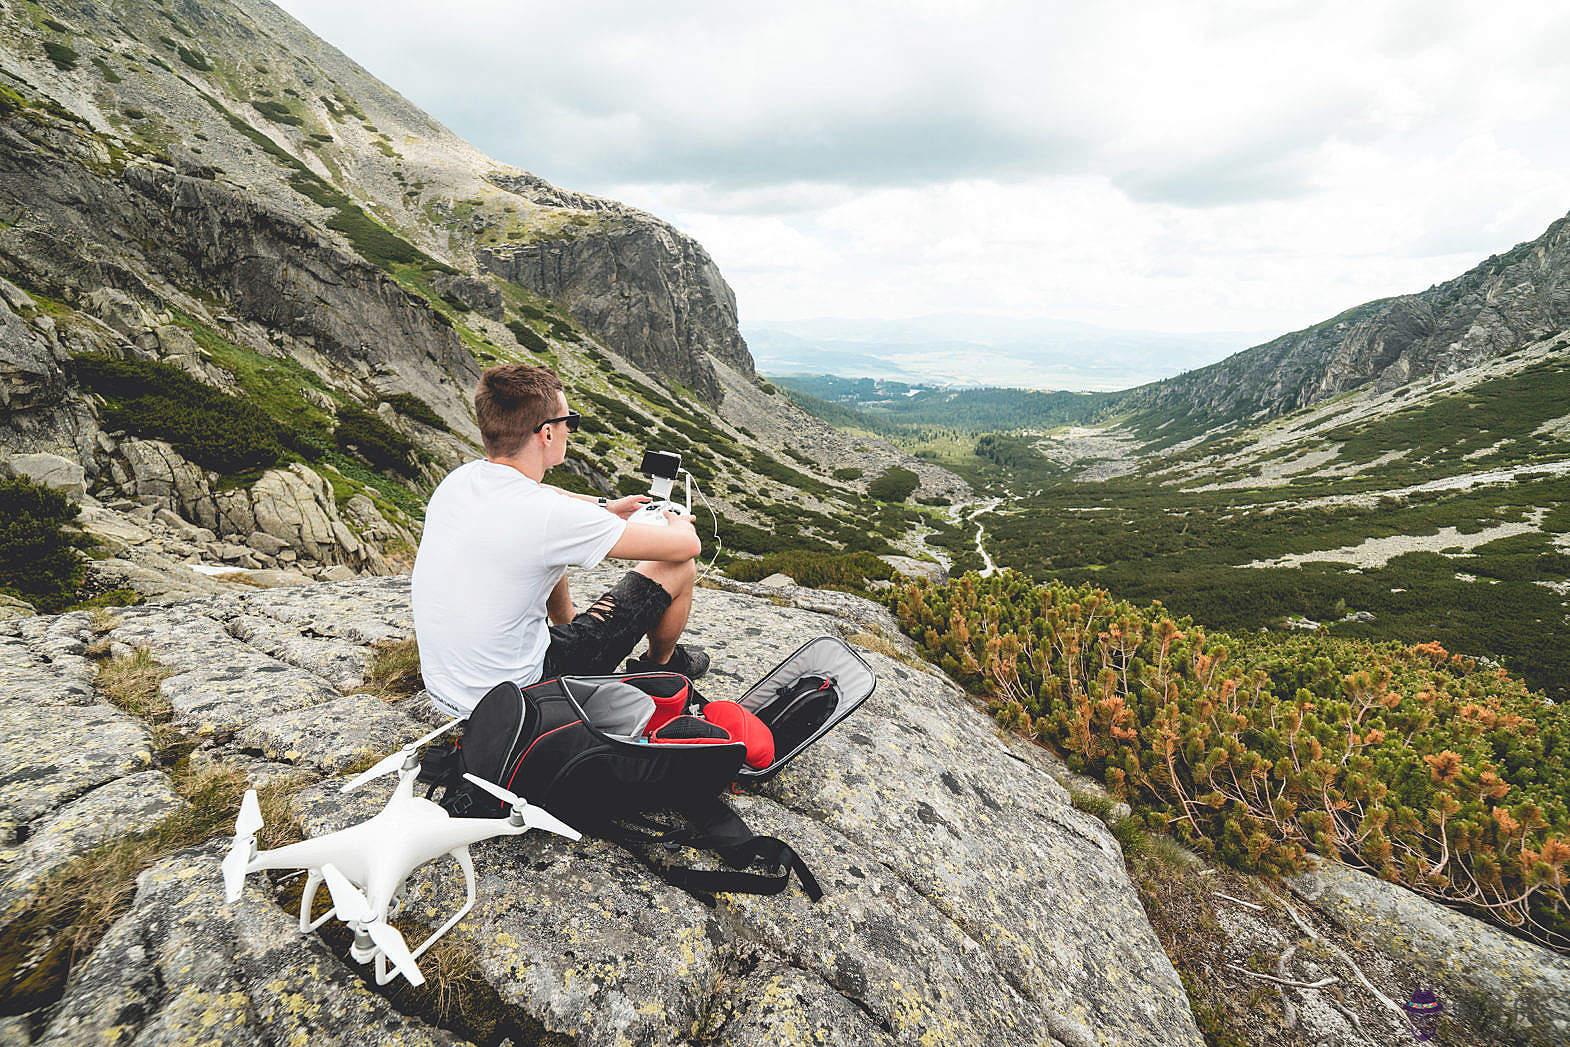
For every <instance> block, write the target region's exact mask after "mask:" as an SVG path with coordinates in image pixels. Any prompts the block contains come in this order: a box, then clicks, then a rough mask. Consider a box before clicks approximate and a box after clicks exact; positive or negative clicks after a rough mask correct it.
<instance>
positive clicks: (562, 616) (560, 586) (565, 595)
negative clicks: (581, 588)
mask: <svg viewBox="0 0 1570 1047" xmlns="http://www.w3.org/2000/svg"><path fill="white" fill-rule="evenodd" d="M575 614H576V612H575V611H574V610H573V606H572V589H571V588H569V587H568V585H567V576H566V575H565V574H564V575H562V576H561V578H560V579H558V580H557V582H556V588H554V589H552V590H551V595H550V596H547V597H546V598H545V617H546V618H547V619H548V620H549V621H550V623H551V624H552V625H566V624H567V623H568V622H570V621H572V619H573V617H574V615H575Z"/></svg>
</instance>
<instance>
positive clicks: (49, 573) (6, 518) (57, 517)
mask: <svg viewBox="0 0 1570 1047" xmlns="http://www.w3.org/2000/svg"><path fill="white" fill-rule="evenodd" d="M78 511H79V510H78V509H77V507H76V506H75V505H73V504H72V502H71V500H70V499H69V498H67V497H66V496H65V495H63V494H61V493H60V492H59V491H55V490H52V489H50V488H48V487H44V486H42V485H40V484H35V483H33V482H32V481H30V480H24V479H21V478H17V479H0V589H4V590H7V591H9V592H12V593H15V594H16V595H18V596H20V597H21V598H22V599H24V600H26V601H27V602H29V603H31V604H32V605H33V606H35V607H37V608H38V609H39V610H40V611H44V612H51V611H58V610H60V609H61V608H63V607H65V606H66V605H67V604H69V603H70V602H71V600H72V599H73V597H74V595H75V593H76V590H77V587H78V586H80V585H81V583H82V575H83V573H84V571H85V567H86V565H85V563H84V562H83V559H82V557H81V555H80V553H79V552H78V550H80V549H82V548H85V547H86V546H87V545H88V544H89V543H88V541H87V539H86V538H85V537H84V536H83V535H82V534H81V533H80V532H78V531H76V530H75V529H74V528H73V527H72V521H74V520H75V519H76V516H77V513H78Z"/></svg>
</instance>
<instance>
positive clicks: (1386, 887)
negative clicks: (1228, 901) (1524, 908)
mask: <svg viewBox="0 0 1570 1047" xmlns="http://www.w3.org/2000/svg"><path fill="white" fill-rule="evenodd" d="M1287 886H1288V887H1289V888H1290V889H1291V891H1292V893H1294V894H1296V895H1297V896H1298V897H1300V898H1302V899H1303V900H1304V901H1306V902H1308V903H1309V904H1310V905H1312V906H1313V907H1314V908H1315V909H1317V910H1318V911H1319V912H1321V913H1323V914H1324V915H1325V916H1326V917H1328V918H1329V919H1330V920H1331V921H1333V922H1334V923H1336V924H1338V925H1339V926H1341V927H1342V928H1344V929H1345V930H1347V931H1348V932H1350V933H1351V934H1352V935H1354V936H1355V937H1356V938H1357V939H1359V940H1360V941H1362V942H1364V943H1366V944H1368V945H1370V946H1372V947H1373V948H1375V949H1377V950H1379V951H1380V952H1382V953H1384V954H1385V955H1386V956H1388V957H1390V958H1391V959H1392V960H1394V961H1395V962H1396V963H1397V964H1399V965H1401V966H1402V967H1406V968H1412V969H1415V970H1417V971H1420V972H1421V973H1422V979H1423V981H1422V984H1424V985H1427V986H1428V987H1429V988H1432V989H1435V990H1438V992H1439V994H1440V996H1441V998H1442V999H1443V1000H1444V1001H1445V1003H1446V1005H1447V1007H1450V1008H1452V1009H1453V1010H1454V1012H1455V1013H1457V1014H1459V1015H1460V1016H1461V1017H1463V1018H1465V1019H1467V1020H1468V1021H1470V1022H1471V1023H1472V1024H1474V1025H1475V1026H1477V1027H1479V1028H1485V1029H1489V1030H1491V1031H1493V1032H1494V1033H1495V1034H1496V1035H1497V1036H1498V1041H1497V1042H1499V1043H1501V1044H1531V1045H1534V1047H1558V1045H1562V1044H1565V1043H1570V958H1567V957H1565V956H1563V955H1561V954H1559V953H1556V952H1553V951H1551V950H1549V949H1546V948H1544V947H1542V946H1540V945H1535V944H1533V943H1532V942H1529V941H1525V940H1523V939H1520V938H1516V937H1514V936H1512V935H1510V934H1507V933H1505V932H1504V931H1501V930H1498V929H1496V928H1494V927H1492V926H1490V925H1488V924H1486V923H1483V922H1482V921H1480V920H1475V919H1473V918H1472V917H1470V916H1467V915H1465V914H1464V913H1459V912H1456V911H1455V910H1453V909H1447V908H1445V907H1444V906H1442V905H1436V904H1434V903H1433V902H1430V901H1426V900H1425V899H1423V898H1420V897H1418V896H1417V895H1416V894H1413V893H1412V892H1411V891H1409V890H1407V889H1406V888H1404V887H1401V886H1399V885H1397V884H1393V883H1388V882H1386V881H1384V880H1381V879H1378V878H1377V877H1373V876H1369V875H1367V874H1366V873H1362V872H1359V871H1357V870H1356V869H1350V868H1348V867H1347V866H1345V865H1341V864H1339V863H1335V862H1324V861H1315V862H1314V863H1313V865H1312V866H1311V868H1310V869H1309V870H1308V871H1307V872H1305V873H1303V874H1301V875H1298V876H1294V877H1292V878H1290V879H1288V880H1287ZM1397 1002H1401V1001H1397Z"/></svg>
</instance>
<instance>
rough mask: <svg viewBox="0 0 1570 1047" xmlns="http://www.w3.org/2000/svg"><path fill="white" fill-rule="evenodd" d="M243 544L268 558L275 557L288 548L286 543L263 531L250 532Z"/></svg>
mask: <svg viewBox="0 0 1570 1047" xmlns="http://www.w3.org/2000/svg"><path fill="white" fill-rule="evenodd" d="M245 544H246V545H249V546H250V547H251V548H252V549H255V550H256V551H257V552H259V553H266V554H267V555H268V556H277V555H278V554H279V553H281V552H283V551H284V550H285V549H287V548H289V543H288V542H285V541H284V540H283V539H281V538H275V537H273V536H272V535H270V534H267V533H266V532H265V531H252V532H251V533H250V535H249V536H248V537H247V538H246V539H245Z"/></svg>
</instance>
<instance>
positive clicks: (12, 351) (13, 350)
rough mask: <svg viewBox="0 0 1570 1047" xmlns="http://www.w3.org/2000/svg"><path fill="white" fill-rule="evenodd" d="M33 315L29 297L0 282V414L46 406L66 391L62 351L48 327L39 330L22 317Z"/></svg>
mask: <svg viewBox="0 0 1570 1047" xmlns="http://www.w3.org/2000/svg"><path fill="white" fill-rule="evenodd" d="M36 313H37V304H36V303H35V302H34V301H33V299H32V297H31V296H29V295H28V294H27V293H26V292H25V291H23V290H22V289H21V288H19V287H17V286H16V285H15V284H13V283H11V282H9V281H7V280H0V411H4V412H6V413H7V414H10V413H11V412H13V411H24V410H31V409H35V408H39V407H44V406H47V405H49V404H52V403H54V402H55V401H57V400H58V399H59V398H60V396H61V395H62V394H63V393H64V391H65V374H64V372H63V370H62V369H61V367H60V364H61V360H62V359H63V358H64V356H65V354H64V352H63V351H62V350H61V349H60V348H59V346H58V345H57V343H56V342H55V341H54V340H53V339H52V338H51V337H50V330H49V329H48V327H47V326H45V327H44V328H42V329H40V327H38V326H34V325H33V324H30V323H28V321H27V319H25V318H24V315H23V314H26V315H27V316H33V315H36Z"/></svg>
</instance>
